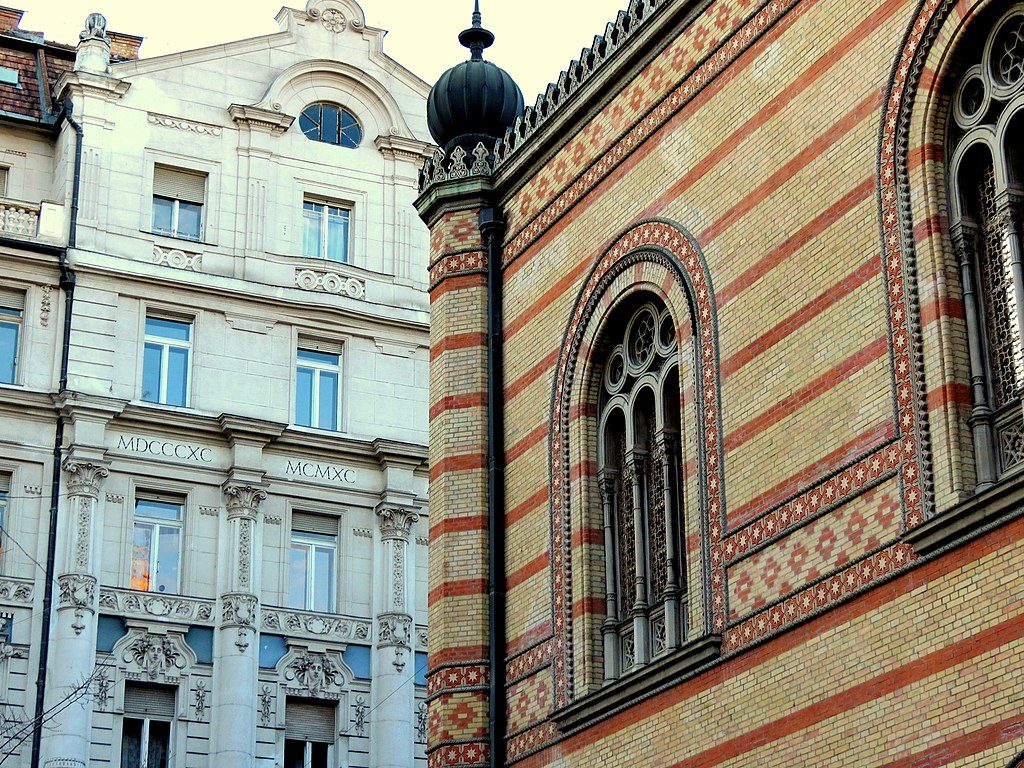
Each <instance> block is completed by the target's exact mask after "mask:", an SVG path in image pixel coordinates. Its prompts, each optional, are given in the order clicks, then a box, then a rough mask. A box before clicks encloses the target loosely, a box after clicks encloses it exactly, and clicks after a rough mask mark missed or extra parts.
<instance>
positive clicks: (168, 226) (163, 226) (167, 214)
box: [153, 197, 174, 235]
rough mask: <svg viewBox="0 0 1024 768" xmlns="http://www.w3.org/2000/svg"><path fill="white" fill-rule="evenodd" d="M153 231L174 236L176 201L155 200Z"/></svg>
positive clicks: (159, 198) (164, 198)
mask: <svg viewBox="0 0 1024 768" xmlns="http://www.w3.org/2000/svg"><path fill="white" fill-rule="evenodd" d="M153 231H154V232H159V233H160V234H162V235H173V234H174V201H173V200H169V199H168V198H166V197H154V198H153Z"/></svg>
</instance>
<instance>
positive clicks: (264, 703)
mask: <svg viewBox="0 0 1024 768" xmlns="http://www.w3.org/2000/svg"><path fill="white" fill-rule="evenodd" d="M273 703H274V691H273V689H272V688H271V687H270V686H269V685H264V686H263V688H262V689H261V690H260V725H262V726H263V727H264V728H268V727H270V725H271V722H272V720H271V718H272V717H273V714H274V713H273Z"/></svg>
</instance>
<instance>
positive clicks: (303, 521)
mask: <svg viewBox="0 0 1024 768" xmlns="http://www.w3.org/2000/svg"><path fill="white" fill-rule="evenodd" d="M292 530H293V531H301V532H302V533H319V534H322V535H324V536H337V535H338V518H336V517H331V516H330V515H311V514H310V513H308V512H292Z"/></svg>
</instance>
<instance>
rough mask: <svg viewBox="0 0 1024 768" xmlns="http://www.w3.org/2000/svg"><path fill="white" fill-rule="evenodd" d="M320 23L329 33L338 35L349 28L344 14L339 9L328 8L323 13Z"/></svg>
mask: <svg viewBox="0 0 1024 768" xmlns="http://www.w3.org/2000/svg"><path fill="white" fill-rule="evenodd" d="M320 22H321V23H322V24H323V25H324V27H325V28H326V29H327V30H328V31H329V32H333V33H334V34H336V35H337V34H340V33H342V32H344V31H345V27H346V26H348V22H347V21H346V20H345V16H344V14H342V12H341V11H339V10H338V9H337V8H328V9H327V10H326V11H324V12H323V13H321V14H320Z"/></svg>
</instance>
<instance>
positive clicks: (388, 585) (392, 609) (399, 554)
mask: <svg viewBox="0 0 1024 768" xmlns="http://www.w3.org/2000/svg"><path fill="white" fill-rule="evenodd" d="M417 520H419V513H418V512H417V511H416V509H414V508H412V507H404V506H397V505H393V504H382V505H381V506H379V507H378V508H377V521H378V523H379V528H380V568H379V569H378V570H377V573H378V574H379V576H380V577H379V578H378V580H377V582H378V583H377V588H376V590H375V592H376V595H375V597H376V605H377V608H376V611H375V613H376V626H377V631H376V635H375V640H376V646H375V648H374V661H373V667H374V668H373V692H372V693H373V696H372V698H373V707H372V709H371V715H370V754H371V756H372V762H373V765H375V766H378V768H406V766H410V765H412V764H413V745H414V739H415V733H414V723H413V712H414V711H415V686H414V685H413V684H412V681H411V680H410V678H411V677H413V676H414V675H415V674H416V659H415V655H414V654H413V652H412V632H413V616H412V598H413V596H412V594H411V592H412V590H411V588H410V574H411V573H413V572H414V567H413V565H414V564H413V563H410V562H409V561H410V559H411V554H410V547H409V541H410V538H411V533H412V527H413V525H414V524H415V523H416V521H417Z"/></svg>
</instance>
